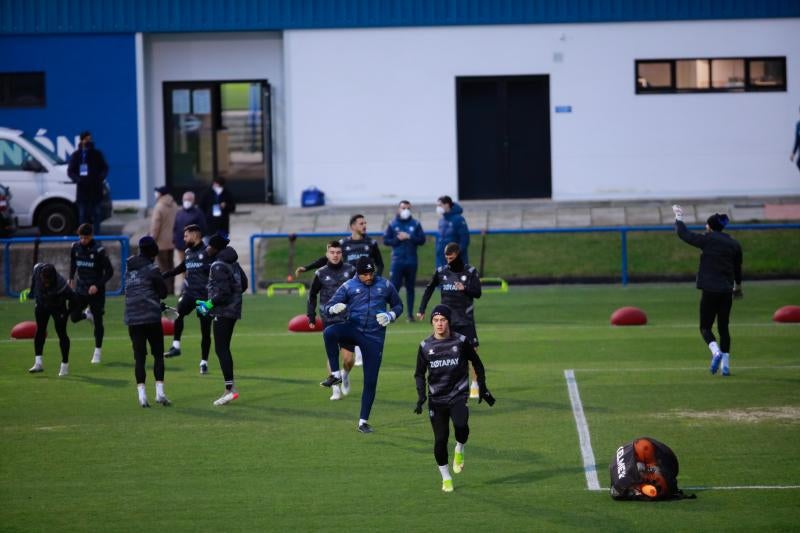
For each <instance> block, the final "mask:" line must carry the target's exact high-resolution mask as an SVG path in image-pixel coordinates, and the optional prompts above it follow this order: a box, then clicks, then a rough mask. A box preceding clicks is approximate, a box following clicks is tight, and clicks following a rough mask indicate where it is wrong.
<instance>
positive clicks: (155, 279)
mask: <svg viewBox="0 0 800 533" xmlns="http://www.w3.org/2000/svg"><path fill="white" fill-rule="evenodd" d="M127 267H128V269H127V272H126V274H125V324H126V325H128V326H138V325H141V324H153V323H158V322H161V300H163V299H164V298H166V297H167V286H166V285H165V284H164V280H163V279H162V278H161V272H159V270H158V267H157V266H156V265H155V264H153V261H152V260H150V259H148V258H147V257H145V256H143V255H134V256H131V257H129V258H128V261H127Z"/></svg>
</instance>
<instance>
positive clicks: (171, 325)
mask: <svg viewBox="0 0 800 533" xmlns="http://www.w3.org/2000/svg"><path fill="white" fill-rule="evenodd" d="M161 331H163V332H164V335H172V334H174V333H175V322H173V321H172V320H170V319H169V318H167V317H164V316H162V317H161Z"/></svg>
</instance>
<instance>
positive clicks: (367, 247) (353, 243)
mask: <svg viewBox="0 0 800 533" xmlns="http://www.w3.org/2000/svg"><path fill="white" fill-rule="evenodd" d="M340 242H341V243H342V258H343V259H344V261H345V263H350V264H351V265H353V266H355V264H356V261H358V259H359V258H361V257H371V255H370V254H371V252H372V247H373V246H377V245H378V243H377V242H376V241H375V240H374V239H370V238H369V237H367V238H365V239H358V240H353V238H352V237H345V238H344V239H342V240H341V241H340Z"/></svg>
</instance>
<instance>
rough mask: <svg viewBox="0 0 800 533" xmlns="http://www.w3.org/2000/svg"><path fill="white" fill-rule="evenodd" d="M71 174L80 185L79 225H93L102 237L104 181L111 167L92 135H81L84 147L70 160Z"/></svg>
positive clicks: (78, 191) (80, 147)
mask: <svg viewBox="0 0 800 533" xmlns="http://www.w3.org/2000/svg"><path fill="white" fill-rule="evenodd" d="M67 174H68V175H69V177H70V178H71V179H72V181H74V182H75V183H77V184H78V188H77V195H76V198H75V203H77V204H78V223H79V224H84V223H86V222H91V223H92V224H93V226H94V234H95V235H100V221H101V219H102V218H103V211H102V200H103V181H105V179H106V177H107V176H108V164H107V163H106V159H105V157H103V152H101V151H100V150H98V149H97V148H95V147H94V142H93V141H92V134H91V132H88V131H84V132H82V133H81V135H80V145H79V147H78V149H77V150H75V152H74V153H73V154H72V156H71V157H70V158H69V165H68V166H67Z"/></svg>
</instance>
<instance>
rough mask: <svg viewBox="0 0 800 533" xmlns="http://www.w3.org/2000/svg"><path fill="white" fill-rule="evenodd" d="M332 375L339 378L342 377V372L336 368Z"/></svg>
mask: <svg viewBox="0 0 800 533" xmlns="http://www.w3.org/2000/svg"><path fill="white" fill-rule="evenodd" d="M333 375H334V376H335V377H337V378H340V377H342V372H341V371H339V370H337V371H336V372H334V373H333Z"/></svg>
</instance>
